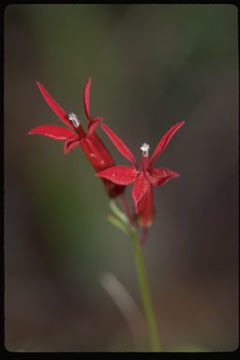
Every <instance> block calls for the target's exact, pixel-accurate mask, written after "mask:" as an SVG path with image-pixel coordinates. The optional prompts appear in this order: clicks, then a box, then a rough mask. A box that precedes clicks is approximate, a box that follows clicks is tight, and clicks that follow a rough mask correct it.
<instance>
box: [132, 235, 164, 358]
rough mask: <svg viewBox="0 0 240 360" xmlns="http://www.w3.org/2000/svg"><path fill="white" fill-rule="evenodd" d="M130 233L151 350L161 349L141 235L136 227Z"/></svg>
mask: <svg viewBox="0 0 240 360" xmlns="http://www.w3.org/2000/svg"><path fill="white" fill-rule="evenodd" d="M130 234H131V237H132V239H133V242H134V255H135V261H136V268H137V275H138V281H139V286H140V292H141V296H142V302H143V307H144V313H145V318H146V322H147V327H148V333H149V340H150V344H151V350H152V351H160V344H159V340H158V330H157V324H156V321H155V317H154V312H153V306H152V301H151V297H150V292H149V287H148V281H147V276H146V271H145V266H144V262H143V256H142V249H141V244H140V240H139V236H138V233H137V230H136V229H132V230H131V233H130Z"/></svg>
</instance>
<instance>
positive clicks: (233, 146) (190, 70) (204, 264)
mask: <svg viewBox="0 0 240 360" xmlns="http://www.w3.org/2000/svg"><path fill="white" fill-rule="evenodd" d="M4 21H5V25H4V60H5V72H4V77H5V82H4V105H5V106H4V107H5V120H4V151H5V169H4V170H5V346H6V348H7V349H8V350H10V351H37V352H38V351H79V352H81V351H134V350H135V349H136V346H135V344H134V341H133V338H132V336H131V332H130V330H129V327H128V324H127V323H126V322H125V320H124V317H123V316H122V314H121V313H120V311H119V309H118V308H117V306H116V304H115V303H114V302H113V300H112V299H111V297H110V296H109V294H107V293H106V291H105V289H104V288H103V287H102V285H101V282H100V278H101V276H102V274H103V273H105V272H110V273H112V274H114V276H116V277H117V279H119V281H120V282H121V283H122V284H123V285H124V286H125V287H126V288H127V289H128V291H129V293H130V294H131V295H132V296H133V298H134V299H135V301H136V302H137V304H138V305H139V306H141V299H140V296H139V292H138V284H137V278H136V273H135V267H134V260H133V254H132V247H131V244H130V241H129V240H128V239H126V238H125V236H124V235H123V234H122V233H120V232H119V231H118V230H117V229H115V228H114V227H112V225H111V224H110V223H109V222H107V220H106V216H107V214H108V213H109V207H108V198H107V196H106V193H105V191H104V188H103V186H102V183H101V181H99V180H98V179H97V178H96V177H95V176H94V171H93V169H92V167H91V165H90V164H89V163H88V161H87V159H86V158H85V156H84V154H83V153H82V151H81V148H80V147H77V148H75V149H74V150H72V151H71V152H70V153H69V154H67V155H64V154H63V143H62V142H56V141H54V140H51V139H48V138H44V137H40V136H31V137H30V136H28V134H27V133H28V131H29V130H30V129H32V128H34V127H37V126H40V125H46V124H52V125H59V126H61V125H62V124H61V121H60V120H59V119H58V118H57V116H56V115H55V114H54V113H53V112H52V111H51V109H50V108H49V107H48V105H47V104H46V103H45V101H44V100H43V98H42V96H41V94H40V92H39V90H38V88H37V86H36V84H35V83H36V81H40V82H41V83H42V84H43V85H44V86H45V87H46V89H47V90H48V91H49V92H50V94H51V95H52V96H53V97H54V98H55V99H56V100H57V101H58V102H59V104H60V105H61V106H62V107H63V108H64V109H65V110H66V111H67V112H68V113H69V112H75V113H76V114H77V115H78V116H79V117H80V119H81V121H82V123H83V126H85V128H86V118H85V116H84V111H83V101H82V94H83V87H84V85H85V82H86V81H87V79H88V77H89V76H92V86H91V114H92V115H93V116H96V115H98V116H103V117H104V120H105V123H106V124H107V125H109V126H110V127H111V128H112V129H113V130H114V131H116V133H117V134H118V135H119V136H120V137H121V138H122V139H123V140H124V141H125V142H126V144H127V145H128V146H129V147H130V149H131V150H132V152H133V153H134V154H135V155H136V157H137V159H139V158H140V149H139V148H140V146H141V144H142V142H144V141H146V142H148V143H149V144H150V145H151V150H152V151H153V149H154V148H155V146H156V144H157V142H158V141H159V140H160V138H161V136H162V135H163V134H164V133H165V132H166V131H167V130H168V129H169V128H170V127H171V126H172V125H174V124H175V123H177V122H179V121H183V120H184V121H186V124H185V125H184V127H183V128H182V129H181V130H180V131H179V132H178V133H177V134H176V135H175V137H174V138H173V139H172V141H171V143H170V144H169V146H168V148H167V149H166V151H164V153H163V154H162V155H161V157H160V158H159V159H158V160H157V162H156V166H158V167H167V168H169V169H172V170H175V171H178V172H180V173H181V177H180V178H178V179H176V180H173V181H172V182H170V183H168V184H167V185H166V186H163V187H160V188H155V189H154V190H155V200H154V202H155V208H156V210H157V216H156V220H155V222H154V224H153V226H152V228H151V230H150V235H149V239H148V241H147V243H146V245H145V247H144V250H143V251H144V259H145V263H146V267H147V270H148V276H149V282H150V287H151V292H152V296H153V301H154V307H155V310H156V315H157V322H158V325H159V334H160V341H161V344H162V346H163V349H164V350H165V351H177V350H179V349H180V350H182V349H185V350H187V351H190V350H191V349H194V350H195V351H206V350H207V351H226V350H234V349H235V348H236V347H237V346H238V327H237V324H238V321H237V319H238V286H237V284H238V256H237V253H238V97H239V94H238V47H237V8H236V7H234V6H232V5H90V4H89V5H10V6H8V7H7V8H6V9H5V15H4ZM98 134H99V135H100V136H101V137H102V138H103V139H104V141H105V143H106V144H107V146H108V148H109V149H110V150H111V152H112V154H113V155H114V158H115V160H116V161H117V162H118V164H122V165H127V164H128V162H127V161H126V160H125V159H124V158H123V157H122V156H121V155H120V154H118V153H117V151H116V150H115V149H114V147H113V146H112V144H111V143H110V141H109V140H108V139H107V137H106V136H105V134H103V131H101V129H99V130H98ZM128 195H129V193H128ZM141 326H144V325H141ZM142 330H143V331H142V335H139V344H140V349H141V350H147V349H148V348H147V337H146V334H145V333H144V328H142ZM141 336H142V337H141Z"/></svg>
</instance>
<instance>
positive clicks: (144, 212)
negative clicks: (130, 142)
mask: <svg viewBox="0 0 240 360" xmlns="http://www.w3.org/2000/svg"><path fill="white" fill-rule="evenodd" d="M184 123H185V122H184V121H182V122H179V123H177V124H175V125H174V126H173V127H172V128H171V129H170V130H168V132H167V133H166V134H165V135H164V136H163V138H162V139H161V140H160V142H159V143H158V145H157V147H156V149H155V151H154V152H153V155H152V157H151V159H149V157H148V152H149V145H148V144H146V143H144V144H143V145H142V147H141V150H142V158H141V164H140V170H138V168H137V163H136V160H135V158H134V156H133V154H132V153H131V151H130V150H129V149H128V147H127V146H126V145H125V144H124V143H123V142H122V140H121V139H119V137H118V136H117V135H116V134H115V133H114V132H113V131H112V130H110V129H109V127H107V126H106V125H104V124H101V126H102V128H103V130H104V131H105V132H106V134H107V135H108V137H109V138H110V140H111V141H112V142H113V144H114V145H115V146H116V148H117V149H118V151H119V152H120V153H121V154H122V155H123V156H124V157H125V158H127V159H128V160H129V161H131V162H132V164H133V167H129V166H114V167H111V168H108V169H106V170H103V171H100V172H98V173H97V174H96V175H97V176H99V177H101V178H103V179H108V180H110V181H112V182H114V183H115V184H118V185H129V184H132V183H134V185H133V189H132V199H133V204H134V208H135V213H136V217H137V220H138V221H139V223H140V225H141V226H149V225H151V223H152V220H153V217H154V209H153V189H152V186H153V185H154V186H161V185H163V184H166V182H168V181H169V180H170V179H173V178H175V177H178V176H180V174H178V173H176V172H175V171H172V170H168V169H159V168H153V164H154V162H155V160H156V158H157V157H158V156H159V155H160V154H161V152H162V151H163V150H164V149H165V148H166V147H167V145H168V143H169V141H170V140H171V138H172V136H173V135H174V134H175V133H176V132H177V131H178V129H180V127H181V126H182V125H183V124H184Z"/></svg>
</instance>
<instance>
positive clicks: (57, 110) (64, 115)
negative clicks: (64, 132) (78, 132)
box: [37, 82, 74, 130]
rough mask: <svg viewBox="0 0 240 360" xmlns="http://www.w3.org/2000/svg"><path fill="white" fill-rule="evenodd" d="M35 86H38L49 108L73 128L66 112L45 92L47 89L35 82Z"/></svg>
mask: <svg viewBox="0 0 240 360" xmlns="http://www.w3.org/2000/svg"><path fill="white" fill-rule="evenodd" d="M37 86H38V87H39V90H40V91H41V93H42V96H43V97H44V99H45V100H46V102H47V103H48V105H49V106H50V108H51V109H52V110H53V111H54V112H55V114H57V116H58V117H59V118H60V119H61V120H62V121H63V122H64V123H65V124H66V125H67V126H69V127H70V128H71V129H72V130H74V126H73V125H72V123H71V122H70V121H69V120H68V116H67V113H66V112H65V111H64V110H63V109H62V108H61V106H60V105H58V103H56V101H55V100H54V99H53V98H52V97H51V96H50V94H49V93H48V92H47V90H46V89H45V88H44V87H43V86H42V85H41V84H40V83H39V82H37Z"/></svg>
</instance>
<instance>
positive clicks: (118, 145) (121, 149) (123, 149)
mask: <svg viewBox="0 0 240 360" xmlns="http://www.w3.org/2000/svg"><path fill="white" fill-rule="evenodd" d="M101 127H102V128H103V130H104V131H105V133H106V134H107V136H108V137H109V139H110V140H111V141H112V142H113V144H114V145H115V146H116V148H117V149H118V151H119V152H120V153H121V154H122V155H123V156H124V157H125V158H126V159H128V160H129V161H131V162H132V164H133V166H134V167H135V168H137V163H136V160H135V158H134V156H133V154H132V153H131V151H130V150H129V148H128V147H127V145H125V144H124V142H123V141H122V140H121V139H120V138H119V137H118V136H117V135H116V134H115V133H114V132H113V131H112V130H111V129H109V127H108V126H107V125H105V124H101Z"/></svg>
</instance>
